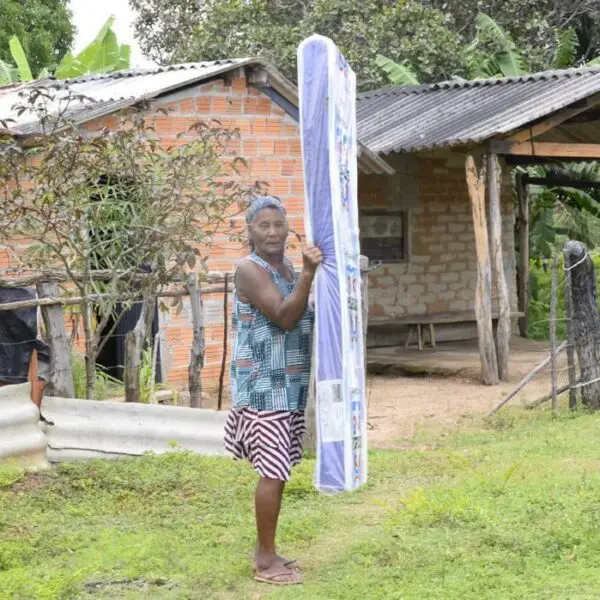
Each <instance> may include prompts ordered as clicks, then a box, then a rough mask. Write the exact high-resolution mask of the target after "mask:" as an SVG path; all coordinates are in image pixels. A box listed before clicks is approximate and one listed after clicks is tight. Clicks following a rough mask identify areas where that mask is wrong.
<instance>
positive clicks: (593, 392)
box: [565, 241, 600, 410]
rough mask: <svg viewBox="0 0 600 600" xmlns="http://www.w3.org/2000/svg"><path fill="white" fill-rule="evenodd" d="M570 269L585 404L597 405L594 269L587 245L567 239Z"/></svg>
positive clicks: (599, 375) (599, 352)
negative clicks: (584, 384) (584, 383)
mask: <svg viewBox="0 0 600 600" xmlns="http://www.w3.org/2000/svg"><path fill="white" fill-rule="evenodd" d="M565 252H566V253H567V254H568V263H569V265H570V266H569V268H570V269H571V297H572V300H573V302H572V321H571V324H572V326H573V341H574V343H575V349H576V350H577V357H578V358H579V369H580V373H581V374H580V379H581V381H583V382H589V383H586V386H585V387H582V388H581V399H582V402H583V404H584V405H585V406H587V407H588V408H593V409H595V410H598V409H600V315H599V314H598V307H597V305H596V270H595V269H594V263H593V262H592V259H591V258H590V256H589V253H588V250H587V248H586V247H585V246H584V245H583V244H582V243H581V242H574V241H570V242H567V244H566V246H565Z"/></svg>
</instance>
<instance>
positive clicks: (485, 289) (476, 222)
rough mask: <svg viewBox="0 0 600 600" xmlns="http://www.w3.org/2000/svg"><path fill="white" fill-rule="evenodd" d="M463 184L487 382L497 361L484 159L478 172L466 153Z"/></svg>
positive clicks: (491, 379) (490, 381)
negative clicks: (469, 214) (468, 205)
mask: <svg viewBox="0 0 600 600" xmlns="http://www.w3.org/2000/svg"><path fill="white" fill-rule="evenodd" d="M465 170H466V177H467V188H468V190H469V198H470V200H471V209H472V211H473V228H474V232H475V250H476V253H477V289H476V293H475V316H476V319H477V334H478V338H479V355H480V358H481V376H482V379H483V382H484V383H485V384H487V385H495V384H497V383H498V361H497V357H496V345H495V343H494V331H493V326H492V268H491V264H490V251H489V242H488V227H487V218H486V214H485V181H486V177H485V173H486V165H485V161H483V162H482V166H481V173H479V172H478V170H477V165H476V163H475V158H474V157H473V156H471V155H470V154H469V155H467V158H466V162H465Z"/></svg>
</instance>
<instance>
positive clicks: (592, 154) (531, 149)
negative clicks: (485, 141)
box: [489, 140, 600, 160]
mask: <svg viewBox="0 0 600 600" xmlns="http://www.w3.org/2000/svg"><path fill="white" fill-rule="evenodd" d="M489 149H490V152H491V153H493V154H505V155H509V156H535V157H540V158H561V159H565V160H578V159H600V144H559V143H553V142H509V141H505V140H492V141H490V146H489Z"/></svg>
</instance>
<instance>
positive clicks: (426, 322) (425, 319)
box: [369, 310, 524, 350]
mask: <svg viewBox="0 0 600 600" xmlns="http://www.w3.org/2000/svg"><path fill="white" fill-rule="evenodd" d="M523 316H524V313H522V312H511V314H510V318H511V319H518V318H520V317H523ZM492 319H498V313H497V312H494V313H493V314H492ZM476 321H477V319H476V317H475V311H472V310H466V311H450V312H443V313H426V314H422V315H407V316H406V317H399V318H398V319H385V320H374V319H372V320H371V321H370V323H369V327H370V328H374V327H403V326H408V334H407V336H406V342H405V344H404V348H405V349H408V347H409V346H410V340H411V337H412V333H413V331H414V330H415V329H416V331H417V345H418V347H419V350H423V348H424V338H423V328H424V327H425V326H427V327H428V328H429V343H430V345H431V347H432V348H437V345H436V339H435V326H436V325H443V324H452V323H470V322H476Z"/></svg>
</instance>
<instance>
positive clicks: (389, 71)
mask: <svg viewBox="0 0 600 600" xmlns="http://www.w3.org/2000/svg"><path fill="white" fill-rule="evenodd" d="M375 64H376V65H377V66H378V67H379V68H380V69H381V70H382V71H384V72H385V74H386V75H387V76H388V79H389V80H390V81H391V82H392V83H393V84H395V85H419V80H418V79H417V76H416V75H415V73H414V72H413V70H412V69H411V68H410V67H409V66H408V65H401V64H398V63H397V62H394V61H393V60H392V59H391V58H387V57H386V56H383V55H382V54H378V55H377V58H376V59H375Z"/></svg>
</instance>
